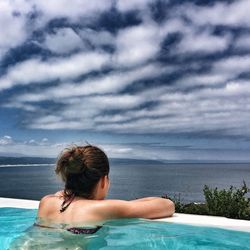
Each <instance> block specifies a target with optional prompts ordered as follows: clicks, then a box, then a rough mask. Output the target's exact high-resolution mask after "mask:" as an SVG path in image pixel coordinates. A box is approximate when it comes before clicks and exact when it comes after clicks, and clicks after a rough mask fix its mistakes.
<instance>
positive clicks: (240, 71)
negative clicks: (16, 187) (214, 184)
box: [0, 0, 250, 161]
mask: <svg viewBox="0 0 250 250" xmlns="http://www.w3.org/2000/svg"><path fill="white" fill-rule="evenodd" d="M249 9H250V1H249V0H235V1H234V0H210V1H208V0H182V1H180V0H130V1H126V0H112V1H111V0H105V1H98V0H91V1H85V0H71V1H67V0H50V1H44V0H1V1H0V29H1V32H0V154H2V155H3V154H16V153H18V154H24V155H28V156H51V157H55V156H56V155H58V153H59V152H60V151H61V150H62V149H63V148H64V147H67V146H69V145H71V144H77V145H84V144H85V143H86V142H88V143H90V144H94V145H97V146H99V147H101V148H102V149H104V151H105V152H106V153H107V154H108V156H109V157H115V158H138V159H141V158H142V159H158V160H178V161H185V160H198V161H203V160H204V161H221V160H223V161H250V154H249V150H250V126H249V125H250V113H249V110H250V85H249V79H250V71H249V69H250V15H249Z"/></svg>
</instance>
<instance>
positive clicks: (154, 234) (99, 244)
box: [0, 208, 250, 250]
mask: <svg viewBox="0 0 250 250" xmlns="http://www.w3.org/2000/svg"><path fill="white" fill-rule="evenodd" d="M36 213H37V209H21V208H0V225H1V227H0V250H6V249H16V250H17V249H18V250H24V249H32V250H36V249H46V250H47V249H57V250H59V249H64V250H66V249H68V250H70V249H75V250H80V249H92V250H94V249H95V250H97V249H118V250H119V249H124V250H125V249H133V250H138V249H141V250H146V249H159V250H161V249H182V250H185V249H189V250H192V249H201V250H208V249H209V250H211V249H220V250H223V249H225V250H226V249H227V250H236V249H239V250H242V249H250V244H249V242H250V233H247V232H239V231H232V230H225V229H218V228H211V227H200V226H190V225H185V224H177V223H167V222H161V221H151V220H146V219H119V220H110V221H107V222H106V223H105V224H104V225H103V227H102V228H101V229H100V230H99V231H97V232H96V233H95V234H92V235H91V234H89V235H87V234H86V235H75V234H71V233H70V232H67V231H66V230H54V229H47V228H39V227H33V226H32V225H33V223H34V221H35V218H36Z"/></svg>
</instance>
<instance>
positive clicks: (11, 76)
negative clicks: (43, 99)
mask: <svg viewBox="0 0 250 250" xmlns="http://www.w3.org/2000/svg"><path fill="white" fill-rule="evenodd" d="M108 60H109V55H108V54H105V53H99V52H82V53H78V54H76V55H72V56H71V57H69V58H63V59H50V60H48V61H41V60H40V59H29V60H26V61H24V62H21V63H19V64H17V65H15V66H14V67H12V68H10V69H9V70H8V72H7V74H6V75H5V76H3V77H2V78H0V91H1V90H4V89H8V88H11V87H13V86H15V85H27V84H30V83H42V82H46V81H52V80H56V79H61V80H66V79H72V78H75V77H77V76H79V75H81V74H86V73H88V72H90V71H92V70H99V69H101V67H102V66H103V65H104V64H107V63H108ZM31 69H32V70H31Z"/></svg>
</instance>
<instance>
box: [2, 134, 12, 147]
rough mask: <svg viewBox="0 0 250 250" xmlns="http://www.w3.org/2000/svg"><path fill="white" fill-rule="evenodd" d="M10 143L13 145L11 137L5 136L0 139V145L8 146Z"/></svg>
mask: <svg viewBox="0 0 250 250" xmlns="http://www.w3.org/2000/svg"><path fill="white" fill-rule="evenodd" d="M12 143H13V140H12V137H11V136H9V135H5V136H3V137H2V138H0V145H9V144H12Z"/></svg>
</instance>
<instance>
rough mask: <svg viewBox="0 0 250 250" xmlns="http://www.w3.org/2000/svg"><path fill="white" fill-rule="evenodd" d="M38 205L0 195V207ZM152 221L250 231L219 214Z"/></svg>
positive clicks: (245, 223)
mask: <svg viewBox="0 0 250 250" xmlns="http://www.w3.org/2000/svg"><path fill="white" fill-rule="evenodd" d="M38 205H39V201H36V200H25V199H13V198H1V197H0V207H15V208H26V209H37V208H38ZM154 221H164V222H170V223H181V224H189V225H194V226H208V227H218V228H223V229H230V230H237V231H244V232H250V221H247V220H236V219H229V218H225V217H219V216H207V215H194V214H181V213H175V214H174V215H173V216H172V217H169V218H162V219H154Z"/></svg>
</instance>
